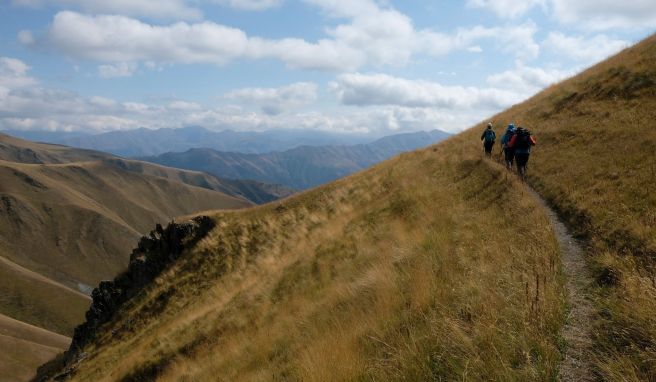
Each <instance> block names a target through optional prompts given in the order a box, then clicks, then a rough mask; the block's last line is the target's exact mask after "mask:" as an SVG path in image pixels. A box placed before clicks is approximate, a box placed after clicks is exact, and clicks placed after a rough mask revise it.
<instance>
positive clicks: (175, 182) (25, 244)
mask: <svg viewBox="0 0 656 382" xmlns="http://www.w3.org/2000/svg"><path fill="white" fill-rule="evenodd" d="M0 158H1V159H0V314H1V315H6V316H8V317H11V318H13V319H17V320H20V321H23V322H24V323H27V324H30V325H35V326H37V327H41V328H45V329H47V330H49V331H52V332H54V333H59V334H63V335H68V336H70V335H72V334H73V328H74V327H75V326H77V325H78V324H80V323H81V322H82V321H83V320H84V312H85V311H86V310H87V309H88V307H89V303H90V301H91V300H90V298H89V297H88V293H89V292H90V290H91V288H92V287H91V286H95V285H97V283H98V282H99V281H100V280H102V279H111V278H113V277H114V276H115V275H116V274H117V273H118V272H120V271H121V270H122V269H124V267H125V264H126V262H127V259H128V256H129V253H130V249H131V247H132V244H133V243H134V241H135V240H136V239H138V238H139V237H140V235H141V234H142V233H145V232H147V231H148V230H149V229H150V228H151V227H152V226H153V224H155V223H157V222H166V221H169V220H171V219H173V218H174V217H176V216H180V215H185V214H189V213H191V212H194V211H200V210H206V209H216V208H219V209H221V208H228V209H230V208H243V207H247V206H250V205H251V204H252V203H250V202H248V201H246V200H245V199H242V198H236V197H232V196H229V195H226V194H224V193H220V192H217V191H213V190H211V188H212V186H215V185H213V184H209V185H204V186H207V187H205V188H200V187H196V186H192V185H191V184H193V183H194V182H196V181H198V182H202V180H204V179H209V180H210V181H213V180H216V178H214V177H211V176H209V175H205V174H199V173H193V172H189V171H183V170H174V169H166V168H163V167H160V166H154V165H151V164H143V165H142V166H141V169H136V168H135V169H130V170H128V169H127V168H125V166H122V165H121V160H120V159H117V158H114V157H112V156H109V155H107V154H103V153H97V152H92V151H86V150H76V149H71V148H67V147H63V146H55V145H45V144H37V143H32V142H27V141H22V140H19V139H15V138H12V137H8V136H5V135H0ZM133 163H137V162H133ZM217 182H218V180H217ZM206 183H207V182H206ZM199 185H200V184H199ZM85 293H86V294H85ZM9 344H10V345H9ZM5 345H7V346H5ZM35 346H36V345H34V344H33V343H32V342H30V341H24V340H23V339H20V338H18V339H17V338H14V337H12V338H11V339H7V338H4V339H3V345H2V349H3V351H2V352H0V376H5V375H7V376H8V375H17V374H14V372H18V371H19V370H23V371H24V370H25V369H26V368H27V369H28V370H30V369H34V367H35V366H36V365H38V364H39V363H42V362H43V361H44V360H46V359H48V358H50V357H52V355H53V354H55V350H54V349H53V348H51V347H48V348H44V349H45V350H43V349H42V350H43V351H41V350H38V349H41V347H39V346H36V348H38V349H37V350H38V351H37V350H35ZM63 347H65V346H64V345H62V346H60V347H59V348H57V349H56V351H57V352H59V351H60V350H61V348H63ZM33 351H35V352H36V353H35V354H39V355H38V357H37V356H36V355H35V356H34V357H31V356H30V354H32V352H33ZM46 354H47V355H46ZM19 364H20V365H19ZM7 378H8V377H7ZM12 378H13V377H12ZM21 379H23V380H24V379H25V377H22V378H21ZM0 380H5V378H4V377H0Z"/></svg>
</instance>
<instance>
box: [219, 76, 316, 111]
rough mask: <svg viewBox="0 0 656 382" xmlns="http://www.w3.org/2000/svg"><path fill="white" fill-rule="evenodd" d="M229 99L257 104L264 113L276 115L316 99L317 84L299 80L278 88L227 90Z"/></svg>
mask: <svg viewBox="0 0 656 382" xmlns="http://www.w3.org/2000/svg"><path fill="white" fill-rule="evenodd" d="M225 97H226V98H227V99H229V100H234V101H238V102H240V103H242V104H252V105H256V106H259V107H260V108H261V109H262V111H263V112H264V113H265V114H270V115H276V114H280V113H282V112H285V111H288V110H292V109H295V108H298V107H301V106H304V105H308V104H310V103H312V102H314V101H316V99H317V85H316V84H314V83H309V82H299V83H295V84H292V85H289V86H283V87H279V88H245V89H239V90H235V91H232V92H229V93H228V94H226V96H225Z"/></svg>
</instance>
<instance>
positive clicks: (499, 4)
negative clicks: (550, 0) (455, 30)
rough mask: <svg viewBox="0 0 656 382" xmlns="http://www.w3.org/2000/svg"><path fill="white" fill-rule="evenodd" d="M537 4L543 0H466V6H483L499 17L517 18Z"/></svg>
mask: <svg viewBox="0 0 656 382" xmlns="http://www.w3.org/2000/svg"><path fill="white" fill-rule="evenodd" d="M537 5H543V6H544V5H545V0H467V6H469V7H472V8H485V9H489V10H490V11H492V12H494V13H495V14H496V15H497V16H499V17H501V18H511V19H514V18H517V17H520V16H523V15H524V14H525V13H526V12H528V11H529V10H530V9H532V8H533V7H535V6H537Z"/></svg>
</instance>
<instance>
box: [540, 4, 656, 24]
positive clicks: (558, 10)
mask: <svg viewBox="0 0 656 382" xmlns="http://www.w3.org/2000/svg"><path fill="white" fill-rule="evenodd" d="M551 1H552V3H553V5H552V6H553V13H554V16H555V17H556V19H557V20H558V21H560V22H562V23H567V24H574V25H578V26H582V27H585V29H591V30H603V29H611V28H624V29H641V28H646V29H650V30H653V28H654V26H655V25H656V4H654V1H653V0H630V1H617V0H576V1H572V0H551Z"/></svg>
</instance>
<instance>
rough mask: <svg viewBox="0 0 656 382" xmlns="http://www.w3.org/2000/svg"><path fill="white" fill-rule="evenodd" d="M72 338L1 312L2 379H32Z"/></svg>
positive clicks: (0, 374)
mask: <svg viewBox="0 0 656 382" xmlns="http://www.w3.org/2000/svg"><path fill="white" fill-rule="evenodd" d="M69 343H70V338H68V337H64V336H62V335H58V334H55V333H52V332H48V331H47V330H44V329H41V328H38V327H35V326H31V325H28V324H25V323H23V322H20V321H17V320H14V319H12V318H9V317H7V316H4V315H2V314H0V349H2V351H3V356H2V357H0V380H1V381H3V382H14V381H15V382H20V381H26V380H28V379H29V378H32V377H33V376H34V374H35V371H36V368H37V367H38V366H39V365H41V364H42V363H43V362H45V361H48V360H49V359H51V358H53V357H54V356H55V355H57V354H58V353H61V352H63V351H64V350H65V349H66V347H68V345H69Z"/></svg>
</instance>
